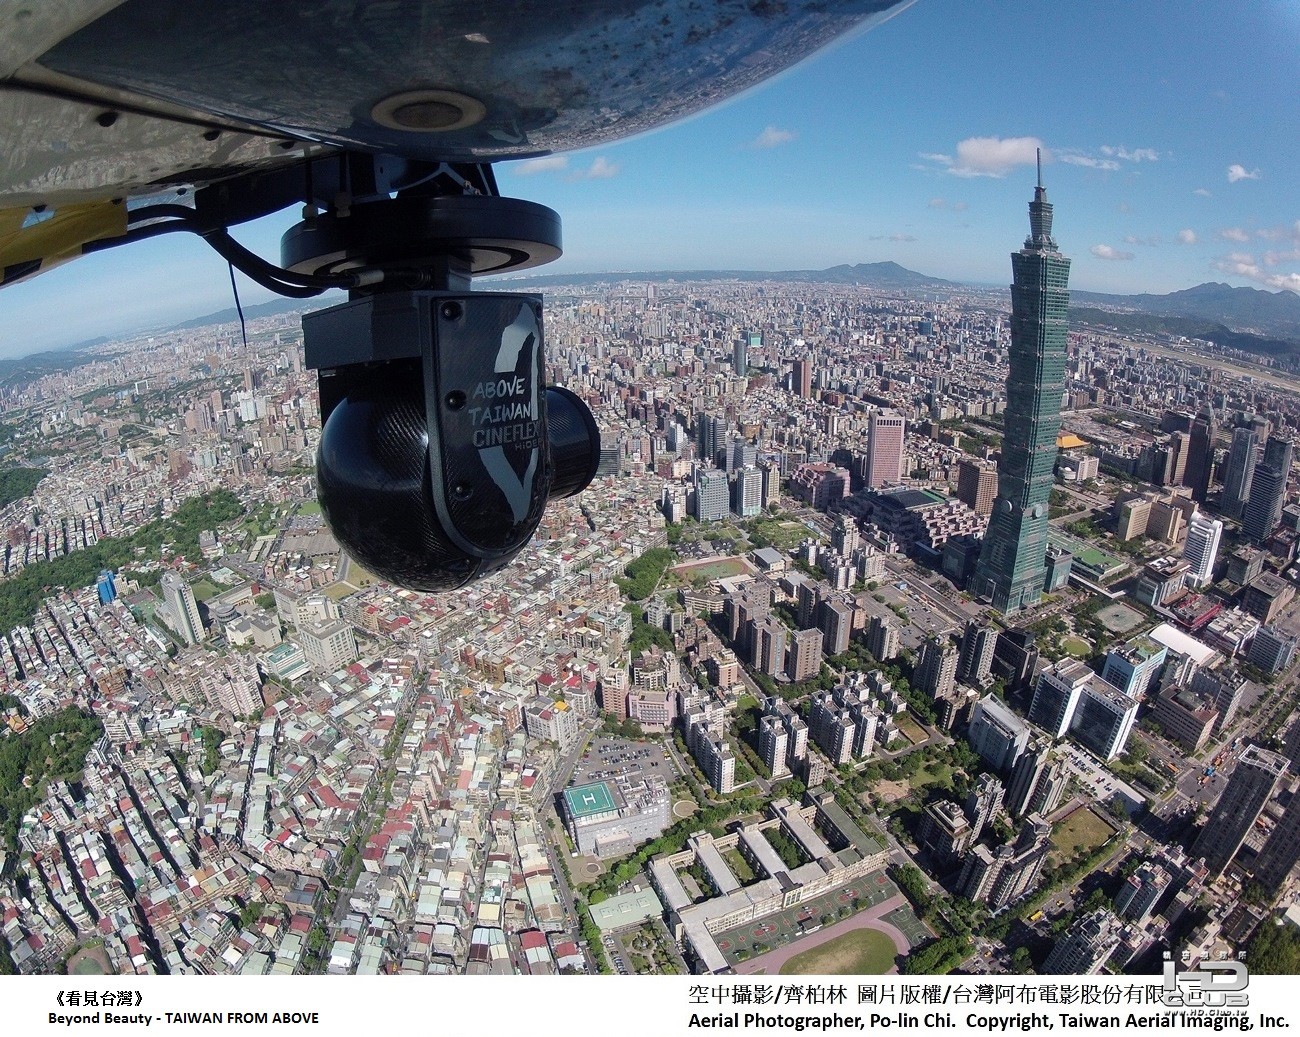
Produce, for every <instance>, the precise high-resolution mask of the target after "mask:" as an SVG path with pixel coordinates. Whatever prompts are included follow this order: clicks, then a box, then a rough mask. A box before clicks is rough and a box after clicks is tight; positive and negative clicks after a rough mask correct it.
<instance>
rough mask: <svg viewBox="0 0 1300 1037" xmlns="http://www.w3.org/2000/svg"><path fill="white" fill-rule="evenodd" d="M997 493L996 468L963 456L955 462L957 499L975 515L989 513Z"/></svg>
mask: <svg viewBox="0 0 1300 1037" xmlns="http://www.w3.org/2000/svg"><path fill="white" fill-rule="evenodd" d="M997 495H998V470H997V468H995V467H994V466H993V465H991V464H988V463H986V462H980V461H973V460H971V459H970V458H968V457H963V458H962V459H961V460H960V461H958V462H957V499H958V500H959V501H961V502H962V503H964V504H965V505H966V506H967V507H968V508H970V509H971V511H973V512H975V514H976V515H989V514H991V513H992V511H993V501H994V500H995V499H996V498H997Z"/></svg>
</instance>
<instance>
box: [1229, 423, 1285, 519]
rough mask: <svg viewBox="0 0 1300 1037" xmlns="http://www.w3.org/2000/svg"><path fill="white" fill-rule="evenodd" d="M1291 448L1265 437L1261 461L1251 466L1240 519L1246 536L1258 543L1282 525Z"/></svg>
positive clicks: (1273, 437)
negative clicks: (1245, 500)
mask: <svg viewBox="0 0 1300 1037" xmlns="http://www.w3.org/2000/svg"><path fill="white" fill-rule="evenodd" d="M1291 452H1292V445H1291V441H1290V440H1289V439H1282V438H1281V437H1280V436H1269V437H1268V443H1267V445H1266V446H1265V447H1264V460H1262V461H1261V462H1260V463H1259V464H1257V465H1256V466H1255V471H1254V474H1253V475H1252V476H1251V481H1250V499H1249V500H1248V501H1247V502H1246V511H1245V514H1244V515H1243V516H1242V519H1241V528H1242V531H1243V532H1244V533H1245V534H1246V536H1248V537H1250V539H1251V540H1253V541H1255V542H1256V543H1262V542H1263V541H1265V540H1267V539H1268V538H1269V537H1270V536H1272V534H1273V530H1275V529H1276V528H1277V524H1278V523H1279V522H1281V521H1282V501H1283V499H1284V498H1285V497H1286V480H1287V476H1289V475H1290V474H1291Z"/></svg>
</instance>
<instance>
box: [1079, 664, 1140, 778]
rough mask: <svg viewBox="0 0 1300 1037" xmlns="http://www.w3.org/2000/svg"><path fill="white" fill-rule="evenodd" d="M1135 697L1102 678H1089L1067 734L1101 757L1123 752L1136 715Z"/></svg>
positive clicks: (1113, 755) (1105, 758) (1106, 758)
mask: <svg viewBox="0 0 1300 1037" xmlns="http://www.w3.org/2000/svg"><path fill="white" fill-rule="evenodd" d="M1137 710H1138V704H1137V700H1136V699H1132V698H1130V697H1129V696H1127V695H1125V694H1124V693H1123V692H1122V691H1120V690H1119V689H1118V688H1115V687H1112V686H1111V685H1109V684H1107V683H1106V682H1105V681H1103V680H1095V681H1090V682H1089V683H1088V684H1087V685H1086V686H1085V687H1084V689H1083V694H1082V695H1080V696H1079V704H1078V706H1077V707H1076V708H1075V711H1074V718H1073V720H1072V721H1071V722H1070V734H1072V735H1073V736H1074V737H1075V738H1076V739H1078V741H1079V742H1081V743H1082V744H1083V745H1085V746H1087V747H1088V748H1089V749H1091V750H1092V751H1093V752H1094V753H1096V754H1097V755H1098V756H1099V757H1101V759H1103V760H1107V761H1109V760H1113V759H1115V757H1116V756H1118V755H1119V754H1120V753H1122V752H1123V751H1124V746H1125V744H1126V743H1127V742H1128V736H1129V734H1130V733H1131V732H1132V730H1133V721H1134V720H1135V719H1136V718H1137Z"/></svg>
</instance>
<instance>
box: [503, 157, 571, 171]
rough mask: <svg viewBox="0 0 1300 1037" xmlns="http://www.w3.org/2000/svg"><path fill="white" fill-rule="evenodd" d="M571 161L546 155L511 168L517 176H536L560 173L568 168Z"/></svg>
mask: <svg viewBox="0 0 1300 1037" xmlns="http://www.w3.org/2000/svg"><path fill="white" fill-rule="evenodd" d="M568 165H569V160H568V158H567V157H566V156H564V155H545V156H543V157H542V158H530V159H528V160H527V161H526V162H519V163H516V164H514V165H512V166H510V170H511V172H513V173H514V174H515V175H516V176H536V175H537V174H538V173H558V172H559V171H560V170H561V169H565V168H567V167H568Z"/></svg>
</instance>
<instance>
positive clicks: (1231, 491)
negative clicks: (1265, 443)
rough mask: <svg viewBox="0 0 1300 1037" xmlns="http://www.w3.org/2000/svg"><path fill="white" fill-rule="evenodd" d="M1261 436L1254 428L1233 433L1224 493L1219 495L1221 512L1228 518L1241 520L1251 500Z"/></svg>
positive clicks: (1225, 471)
mask: <svg viewBox="0 0 1300 1037" xmlns="http://www.w3.org/2000/svg"><path fill="white" fill-rule="evenodd" d="M1258 448H1259V436H1258V434H1257V433H1256V432H1255V430H1254V429H1253V428H1239V429H1234V430H1233V432H1232V445H1231V446H1230V447H1229V448H1228V462H1227V465H1226V467H1225V469H1224V473H1223V492H1222V493H1221V494H1220V495H1219V511H1220V512H1222V513H1223V514H1224V515H1227V516H1228V518H1234V519H1239V518H1241V513H1242V512H1243V511H1244V510H1245V507H1246V501H1248V500H1250V484H1251V480H1252V477H1253V475H1254V473H1255V454H1256V452H1257V450H1258Z"/></svg>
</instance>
